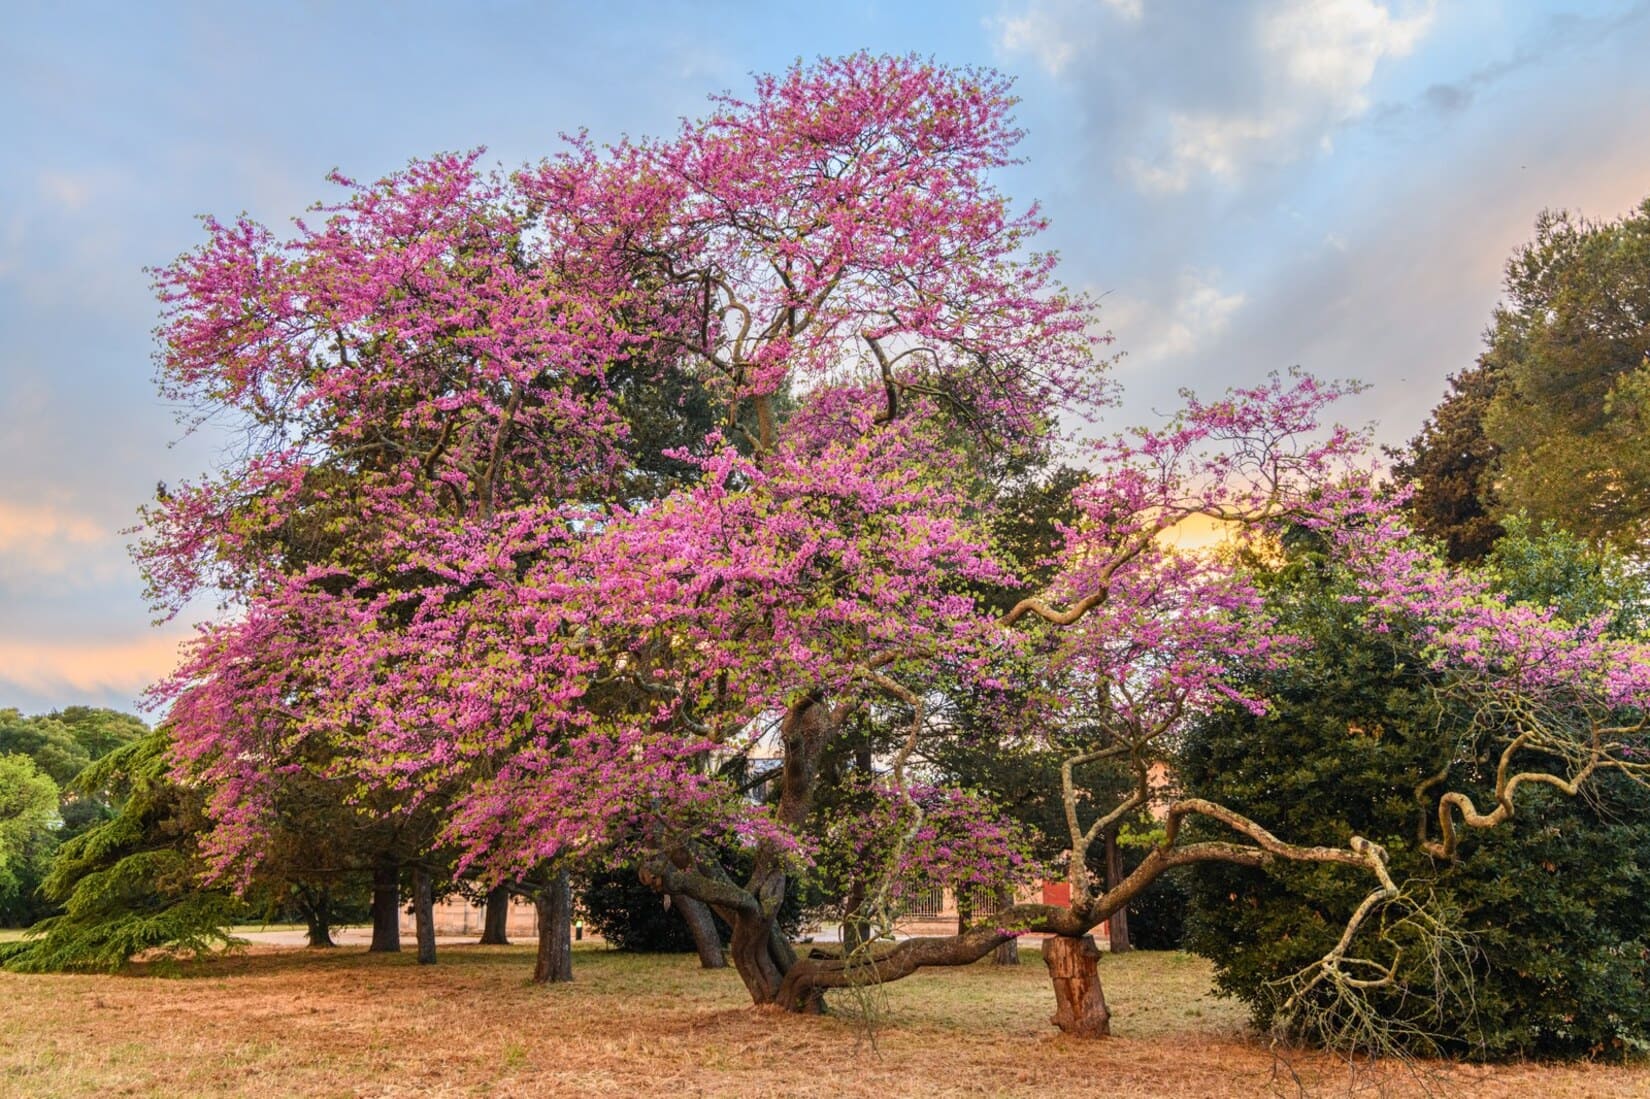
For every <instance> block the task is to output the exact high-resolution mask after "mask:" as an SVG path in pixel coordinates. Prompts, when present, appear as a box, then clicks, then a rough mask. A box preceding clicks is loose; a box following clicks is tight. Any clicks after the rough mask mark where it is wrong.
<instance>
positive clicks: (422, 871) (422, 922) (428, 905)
mask: <svg viewBox="0 0 1650 1099" xmlns="http://www.w3.org/2000/svg"><path fill="white" fill-rule="evenodd" d="M413 921H414V925H415V927H416V928H417V931H418V964H419V965H434V964H435V883H434V882H433V881H431V880H430V871H429V868H428V867H426V866H424V865H423V864H422V863H420V864H417V865H415V866H414V867H413Z"/></svg>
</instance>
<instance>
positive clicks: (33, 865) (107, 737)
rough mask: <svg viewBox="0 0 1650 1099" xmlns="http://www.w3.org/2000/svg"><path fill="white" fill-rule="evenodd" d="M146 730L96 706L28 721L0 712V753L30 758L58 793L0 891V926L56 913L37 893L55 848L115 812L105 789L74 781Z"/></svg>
mask: <svg viewBox="0 0 1650 1099" xmlns="http://www.w3.org/2000/svg"><path fill="white" fill-rule="evenodd" d="M147 731H148V726H146V725H145V724H144V723H143V722H142V720H141V719H139V718H137V717H135V716H133V715H131V714H125V713H120V712H118V711H115V710H105V709H99V708H96V707H89V706H70V707H67V708H65V709H62V710H54V711H52V712H51V713H49V714H38V715H34V716H29V717H25V716H24V715H23V714H21V713H19V712H18V711H17V710H15V709H9V708H8V709H0V753H12V754H16V755H21V756H24V757H27V758H28V759H31V760H32V761H33V762H34V764H35V766H37V767H38V768H39V769H40V770H41V771H42V772H43V773H45V774H46V775H47V776H49V777H50V778H51V779H52V781H53V782H54V783H55V784H56V786H57V789H58V790H59V795H60V796H59V798H58V802H57V806H56V812H55V814H54V816H55V820H54V821H53V823H52V826H51V827H50V828H47V829H44V830H42V831H40V832H38V833H37V834H36V835H35V838H34V841H33V842H31V843H30V844H29V845H28V848H27V852H26V854H25V855H24V856H23V857H22V858H21V859H19V860H17V861H14V862H13V863H12V865H11V868H10V870H9V872H8V873H9V876H8V878H7V884H6V885H5V886H4V887H0V925H4V926H12V927H27V926H29V925H31V924H33V923H34V922H35V921H37V920H39V919H42V918H43V917H45V916H49V915H52V914H54V913H55V912H57V911H58V909H57V907H56V906H55V905H54V904H53V903H52V902H51V901H50V900H48V899H47V898H46V897H45V896H44V895H43V894H42V893H41V890H40V885H41V883H42V882H43V881H44V880H45V877H46V875H47V873H49V871H50V866H51V860H52V857H53V856H54V855H55V853H56V851H57V848H58V846H59V845H60V844H62V843H64V842H66V841H68V840H70V839H73V838H74V837H75V836H77V835H79V834H80V833H82V832H84V831H85V830H86V829H88V828H90V827H92V826H93V825H95V824H97V823H98V822H100V821H103V820H106V819H108V817H109V816H111V815H112V814H113V812H114V810H113V809H112V808H111V806H110V804H109V795H108V794H107V792H106V791H103V790H99V789H90V790H82V789H79V788H77V787H76V786H75V785H74V778H75V776H76V775H78V774H79V773H80V772H81V771H82V770H84V769H85V768H86V766H87V765H88V764H90V763H91V762H92V761H94V760H97V759H100V758H102V757H103V756H104V755H106V754H107V753H109V752H110V751H112V750H114V749H115V748H118V747H120V746H121V745H123V744H127V743H130V742H131V741H133V740H135V739H137V738H138V737H141V736H143V735H144V734H145V733H146V732H147Z"/></svg>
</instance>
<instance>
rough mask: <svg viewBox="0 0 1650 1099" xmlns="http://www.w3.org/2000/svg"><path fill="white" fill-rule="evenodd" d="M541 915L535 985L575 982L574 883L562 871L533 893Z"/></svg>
mask: <svg viewBox="0 0 1650 1099" xmlns="http://www.w3.org/2000/svg"><path fill="white" fill-rule="evenodd" d="M533 906H534V907H535V908H536V909H537V910H538V916H539V952H538V957H537V958H536V959H534V962H533V983H534V984H541V985H542V984H555V983H559V982H561V981H571V980H572V979H573V883H572V881H571V880H569V878H568V876H567V871H565V870H562V871H558V872H557V873H556V875H555V877H553V878H552V879H551V880H550V882H549V884H547V885H542V886H540V887H539V888H538V890H537V891H536V892H535V893H534V894H533Z"/></svg>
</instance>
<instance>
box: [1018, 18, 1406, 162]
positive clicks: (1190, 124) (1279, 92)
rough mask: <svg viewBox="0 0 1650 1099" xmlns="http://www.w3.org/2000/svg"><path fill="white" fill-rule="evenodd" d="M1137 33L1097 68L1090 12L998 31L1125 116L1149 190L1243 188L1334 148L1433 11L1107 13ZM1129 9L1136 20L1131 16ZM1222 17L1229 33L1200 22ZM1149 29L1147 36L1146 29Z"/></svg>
mask: <svg viewBox="0 0 1650 1099" xmlns="http://www.w3.org/2000/svg"><path fill="white" fill-rule="evenodd" d="M1107 6H1108V7H1109V8H1110V9H1111V11H1112V12H1113V13H1114V14H1116V15H1119V16H1122V17H1123V18H1121V19H1114V20H1113V21H1112V23H1113V27H1112V29H1117V25H1118V24H1119V23H1121V24H1125V26H1123V28H1122V30H1121V31H1119V33H1122V34H1127V35H1132V37H1129V38H1128V40H1127V41H1125V42H1123V43H1120V44H1117V45H1116V46H1115V48H1110V49H1107V50H1106V51H1105V56H1104V58H1103V59H1099V61H1098V63H1096V64H1077V63H1075V62H1076V61H1077V60H1078V59H1079V58H1083V59H1084V60H1087V59H1088V58H1089V57H1090V55H1094V54H1096V53H1097V46H1098V44H1099V42H1100V40H1101V34H1102V31H1101V29H1100V24H1101V22H1102V21H1101V20H1100V19H1098V18H1097V17H1096V14H1095V13H1096V11H1097V10H1098V9H1096V8H1095V7H1094V6H1093V5H1078V4H1074V3H1070V2H1067V0H1023V6H1021V7H1020V8H1018V9H1017V10H1016V11H1015V12H1014V13H1012V14H1005V15H1004V16H1003V17H1001V18H999V19H998V20H997V21H996V27H997V43H998V46H999V48H1000V49H1002V50H1003V51H1004V52H1005V53H1008V54H1010V55H1012V54H1021V55H1025V56H1029V57H1032V58H1034V59H1035V60H1036V61H1037V62H1038V63H1039V64H1040V65H1041V66H1042V67H1043V68H1044V69H1046V70H1047V71H1048V72H1049V73H1051V74H1053V75H1056V76H1064V77H1067V78H1069V79H1072V80H1074V81H1078V82H1080V83H1083V84H1084V85H1087V84H1089V83H1090V82H1092V83H1093V88H1092V89H1091V92H1092V94H1093V95H1094V96H1096V97H1097V98H1098V99H1099V101H1100V102H1099V103H1098V104H1097V106H1099V107H1101V108H1102V109H1103V110H1102V113H1105V114H1108V115H1110V116H1112V117H1114V118H1115V119H1116V122H1115V123H1114V124H1115V126H1116V127H1117V130H1118V133H1117V134H1116V135H1114V148H1115V154H1114V155H1115V156H1116V163H1117V164H1118V165H1119V166H1120V167H1121V169H1122V171H1123V173H1124V175H1125V176H1126V177H1127V178H1129V179H1130V180H1132V181H1133V183H1134V184H1135V186H1136V187H1138V188H1139V189H1140V190H1142V191H1144V192H1147V193H1159V194H1162V193H1170V194H1172V193H1178V192H1182V191H1186V190H1187V189H1188V188H1190V187H1192V186H1194V185H1197V184H1199V183H1202V182H1205V181H1214V182H1218V183H1224V184H1236V183H1239V182H1241V181H1242V179H1243V178H1244V177H1245V176H1246V175H1247V174H1248V173H1249V172H1250V171H1251V170H1252V169H1253V168H1254V167H1255V166H1256V165H1258V164H1261V163H1274V164H1276V163H1285V162H1288V161H1290V160H1294V159H1297V158H1298V157H1300V156H1302V155H1304V154H1306V153H1308V152H1309V151H1311V150H1313V149H1318V150H1320V151H1321V152H1323V153H1324V154H1326V155H1327V154H1329V153H1331V152H1332V151H1333V148H1334V141H1333V134H1334V131H1335V129H1336V128H1337V127H1339V126H1341V125H1343V124H1344V123H1345V122H1347V121H1348V120H1350V119H1352V118H1356V117H1357V116H1358V115H1360V114H1362V113H1363V112H1364V111H1365V110H1367V109H1368V107H1369V89H1370V86H1371V84H1372V83H1373V81H1374V79H1375V76H1376V71H1377V69H1378V67H1379V66H1380V64H1381V63H1382V62H1383V61H1386V60H1389V59H1393V58H1400V57H1404V56H1407V55H1408V54H1410V53H1412V52H1413V51H1414V50H1415V48H1416V46H1417V45H1418V44H1419V43H1420V42H1421V40H1422V39H1423V38H1424V37H1425V36H1426V34H1427V32H1428V30H1429V29H1430V28H1431V26H1432V22H1433V9H1432V6H1431V2H1430V0H1428V2H1427V3H1426V4H1425V6H1419V7H1412V8H1406V9H1403V10H1399V9H1397V8H1395V7H1394V6H1392V4H1390V3H1385V2H1381V0H1284V2H1276V3H1258V4H1253V5H1250V6H1249V7H1246V8H1238V7H1236V6H1229V7H1223V6H1219V5H1216V6H1215V7H1213V8H1212V9H1210V10H1209V11H1206V12H1202V13H1200V12H1197V11H1193V10H1192V9H1191V8H1190V7H1189V6H1177V7H1160V8H1153V9H1150V10H1148V9H1146V8H1145V7H1144V6H1143V5H1142V4H1141V3H1121V2H1119V3H1112V4H1108V5H1107ZM1131 13H1132V14H1131ZM1214 20H1218V21H1219V25H1207V26H1206V25H1204V24H1205V23H1206V22H1210V21H1214ZM1148 31H1149V32H1150V33H1147V32H1148Z"/></svg>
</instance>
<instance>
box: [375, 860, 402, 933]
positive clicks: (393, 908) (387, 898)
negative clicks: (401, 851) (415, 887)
mask: <svg viewBox="0 0 1650 1099" xmlns="http://www.w3.org/2000/svg"><path fill="white" fill-rule="evenodd" d="M400 951H401V868H400V866H398V865H397V864H396V862H395V860H394V859H386V860H384V861H382V862H380V863H378V864H377V865H376V866H374V867H373V868H372V945H371V946H369V947H367V952H368V953H369V954H398V953H400Z"/></svg>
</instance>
